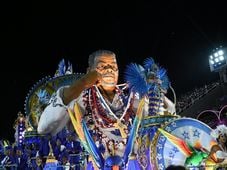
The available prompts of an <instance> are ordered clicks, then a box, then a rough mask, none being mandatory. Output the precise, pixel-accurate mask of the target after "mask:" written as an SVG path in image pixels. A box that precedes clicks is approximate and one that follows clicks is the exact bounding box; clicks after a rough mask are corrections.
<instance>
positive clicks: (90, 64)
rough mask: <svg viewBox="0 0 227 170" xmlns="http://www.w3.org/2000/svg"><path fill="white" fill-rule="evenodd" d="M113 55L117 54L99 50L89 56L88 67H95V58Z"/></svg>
mask: <svg viewBox="0 0 227 170" xmlns="http://www.w3.org/2000/svg"><path fill="white" fill-rule="evenodd" d="M106 54H107V55H112V56H115V57H116V55H115V53H114V52H112V51H110V50H97V51H95V52H93V53H91V54H90V55H89V58H88V67H89V68H92V67H93V66H94V61H95V58H96V57H98V56H102V55H106Z"/></svg>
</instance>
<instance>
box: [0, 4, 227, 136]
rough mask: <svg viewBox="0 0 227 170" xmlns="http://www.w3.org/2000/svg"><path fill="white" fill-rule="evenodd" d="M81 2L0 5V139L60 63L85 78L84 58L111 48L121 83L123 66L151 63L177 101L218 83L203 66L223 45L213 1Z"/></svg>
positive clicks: (221, 10) (220, 13) (219, 8)
mask: <svg viewBox="0 0 227 170" xmlns="http://www.w3.org/2000/svg"><path fill="white" fill-rule="evenodd" d="M19 3H20V4H19ZM80 3H82V4H79V3H78V2H77V1H75V2H74V4H65V3H52V4H41V3H33V4H21V2H18V4H13V3H12V2H11V3H9V4H5V5H2V6H1V8H2V9H4V11H3V12H1V13H2V14H1V30H2V31H1V33H0V34H1V38H0V41H1V44H2V46H1V60H2V62H1V64H2V67H1V76H2V77H1V91H2V93H1V98H2V101H1V108H2V109H1V115H2V116H1V119H0V129H1V130H0V139H2V138H7V139H10V140H12V139H13V133H14V130H13V122H14V120H15V119H16V117H17V113H18V112H19V111H21V112H22V113H23V112H24V103H25V98H26V96H27V94H28V92H29V90H30V89H31V88H32V86H33V85H34V84H35V83H36V82H38V81H39V80H41V79H42V78H44V77H46V76H53V75H54V73H55V71H56V69H57V68H58V63H59V62H60V61H61V59H63V58H64V59H65V60H66V61H70V62H71V63H72V64H73V69H74V72H85V71H86V67H87V57H88V55H89V54H90V53H91V52H93V51H95V50H98V49H109V50H112V51H114V52H115V53H116V54H117V57H118V63H119V68H120V80H119V82H123V74H124V69H125V66H126V65H127V64H129V63H131V62H134V63H140V64H142V62H143V61H144V59H145V58H148V57H153V58H154V60H155V61H156V62H157V63H159V64H160V65H161V66H163V67H164V68H165V69H166V70H167V72H168V76H169V79H170V81H171V83H172V86H173V88H174V89H175V91H176V95H177V97H178V96H180V95H181V94H184V93H185V92H187V91H190V90H191V89H194V88H195V87H201V86H202V85H204V84H206V83H210V82H213V81H217V80H218V79H219V77H218V73H214V72H210V69H209V63H208V56H209V55H210V53H211V52H212V50H213V49H214V48H216V47H219V46H220V45H222V46H224V47H225V46H227V31H226V30H227V24H226V20H227V19H226V18H227V14H226V9H225V6H224V5H223V4H221V3H219V2H218V1H215V3H214V2H212V3H208V2H206V3H192V2H190V1H189V2H180V1H179V2H178V1H170V2H164V1H163V2H155V3H154V2H148V1H147V2H137V3H135V2H130V3H127V4H122V3H123V1H122V3H116V2H114V1H111V2H108V3H107V2H105V3H101V2H99V3H97V2H89V1H83V2H80ZM3 58H4V60H3ZM3 66H6V68H3Z"/></svg>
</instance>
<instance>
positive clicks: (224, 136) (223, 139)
mask: <svg viewBox="0 0 227 170" xmlns="http://www.w3.org/2000/svg"><path fill="white" fill-rule="evenodd" d="M211 136H212V137H214V138H216V140H217V142H219V143H223V144H227V126H225V125H218V126H217V127H216V128H215V129H213V130H212V132H211Z"/></svg>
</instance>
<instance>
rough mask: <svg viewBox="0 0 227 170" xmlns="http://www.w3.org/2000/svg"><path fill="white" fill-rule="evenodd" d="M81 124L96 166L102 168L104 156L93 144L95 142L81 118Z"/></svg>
mask: <svg viewBox="0 0 227 170" xmlns="http://www.w3.org/2000/svg"><path fill="white" fill-rule="evenodd" d="M82 125H83V131H84V134H85V136H86V139H87V141H86V142H87V143H88V147H89V149H90V151H91V152H92V155H93V156H94V161H95V162H96V164H97V166H98V167H99V168H100V169H103V167H104V158H103V156H102V154H101V153H100V151H99V149H98V148H97V146H96V145H95V142H94V141H93V139H92V137H91V135H90V132H89V131H88V128H87V125H86V123H85V121H84V120H82Z"/></svg>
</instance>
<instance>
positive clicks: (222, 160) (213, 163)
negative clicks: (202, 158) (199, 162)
mask: <svg viewBox="0 0 227 170" xmlns="http://www.w3.org/2000/svg"><path fill="white" fill-rule="evenodd" d="M211 136H212V137H214V138H215V139H216V142H217V143H216V144H214V145H213V146H212V147H211V150H210V153H209V156H208V159H207V160H206V166H207V168H206V169H207V170H213V169H215V168H216V167H217V166H219V164H222V165H224V164H225V165H227V127H226V126H225V125H218V126H217V127H216V128H215V129H213V130H212V132H211Z"/></svg>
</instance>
